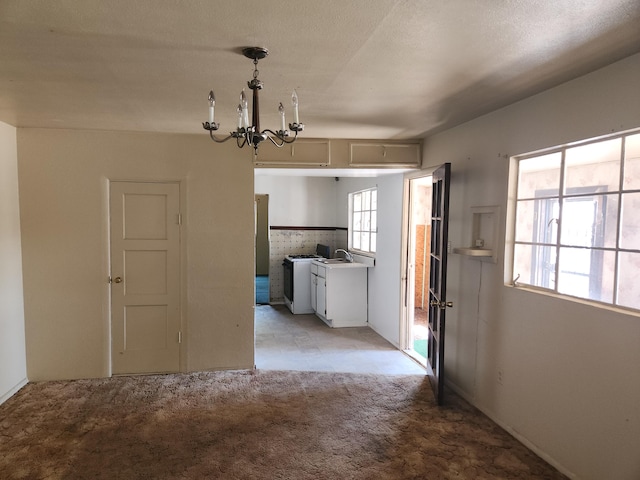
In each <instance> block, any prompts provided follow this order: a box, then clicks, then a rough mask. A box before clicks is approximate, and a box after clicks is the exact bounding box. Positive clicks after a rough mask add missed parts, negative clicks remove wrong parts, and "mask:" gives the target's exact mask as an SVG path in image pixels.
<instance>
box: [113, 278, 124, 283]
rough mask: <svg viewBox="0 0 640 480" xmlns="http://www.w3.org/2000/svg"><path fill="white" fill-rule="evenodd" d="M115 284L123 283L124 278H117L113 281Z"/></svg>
mask: <svg viewBox="0 0 640 480" xmlns="http://www.w3.org/2000/svg"><path fill="white" fill-rule="evenodd" d="M113 281H114V282H115V283H122V277H116V278H114V279H113Z"/></svg>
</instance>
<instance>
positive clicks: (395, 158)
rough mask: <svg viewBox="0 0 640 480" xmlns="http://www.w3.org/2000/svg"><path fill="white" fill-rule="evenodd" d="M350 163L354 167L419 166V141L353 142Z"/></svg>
mask: <svg viewBox="0 0 640 480" xmlns="http://www.w3.org/2000/svg"><path fill="white" fill-rule="evenodd" d="M350 146H351V152H350V158H349V165H350V166H352V167H380V166H389V167H418V166H420V161H421V158H420V144H418V143H351V145H350Z"/></svg>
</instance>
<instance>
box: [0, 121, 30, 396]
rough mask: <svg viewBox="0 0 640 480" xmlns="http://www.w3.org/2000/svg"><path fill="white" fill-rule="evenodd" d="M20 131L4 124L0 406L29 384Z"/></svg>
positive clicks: (0, 149)
mask: <svg viewBox="0 0 640 480" xmlns="http://www.w3.org/2000/svg"><path fill="white" fill-rule="evenodd" d="M21 259H22V254H21V248H20V214H19V207H18V156H17V151H16V129H15V128H13V127H11V126H9V125H7V124H5V123H0V403H2V402H3V401H4V400H6V399H7V398H8V397H10V396H11V395H12V394H13V393H15V391H16V390H17V389H19V388H20V387H22V386H23V385H24V384H25V383H26V381H27V365H26V358H25V333H24V306H23V295H22V264H21Z"/></svg>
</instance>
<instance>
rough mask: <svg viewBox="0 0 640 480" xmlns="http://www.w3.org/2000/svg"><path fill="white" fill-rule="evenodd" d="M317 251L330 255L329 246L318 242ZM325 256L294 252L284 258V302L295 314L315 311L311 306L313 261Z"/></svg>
mask: <svg viewBox="0 0 640 480" xmlns="http://www.w3.org/2000/svg"><path fill="white" fill-rule="evenodd" d="M316 251H317V252H318V253H320V252H322V253H324V254H326V255H327V257H328V256H329V253H328V252H330V250H329V247H327V246H325V245H320V244H318V246H317V248H316ZM318 258H325V257H323V256H322V255H319V254H292V255H287V256H286V257H285V258H284V262H283V263H282V266H283V267H284V303H285V304H286V305H287V308H288V309H289V310H290V311H291V313H293V314H303V313H313V309H312V308H311V262H312V261H313V260H317V259H318Z"/></svg>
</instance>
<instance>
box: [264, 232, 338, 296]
mask: <svg viewBox="0 0 640 480" xmlns="http://www.w3.org/2000/svg"><path fill="white" fill-rule="evenodd" d="M318 243H321V244H323V245H328V246H329V247H330V249H331V252H332V256H333V252H334V251H335V250H336V249H337V248H344V249H346V248H347V231H346V230H326V229H319V230H312V229H304V230H302V229H291V230H286V229H281V228H279V229H274V230H271V231H270V238H269V244H270V251H271V253H270V255H269V257H270V262H269V284H270V300H271V302H272V303H281V302H284V286H283V271H282V261H283V260H284V257H285V256H287V255H295V254H314V253H316V245H317V244H318Z"/></svg>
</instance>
